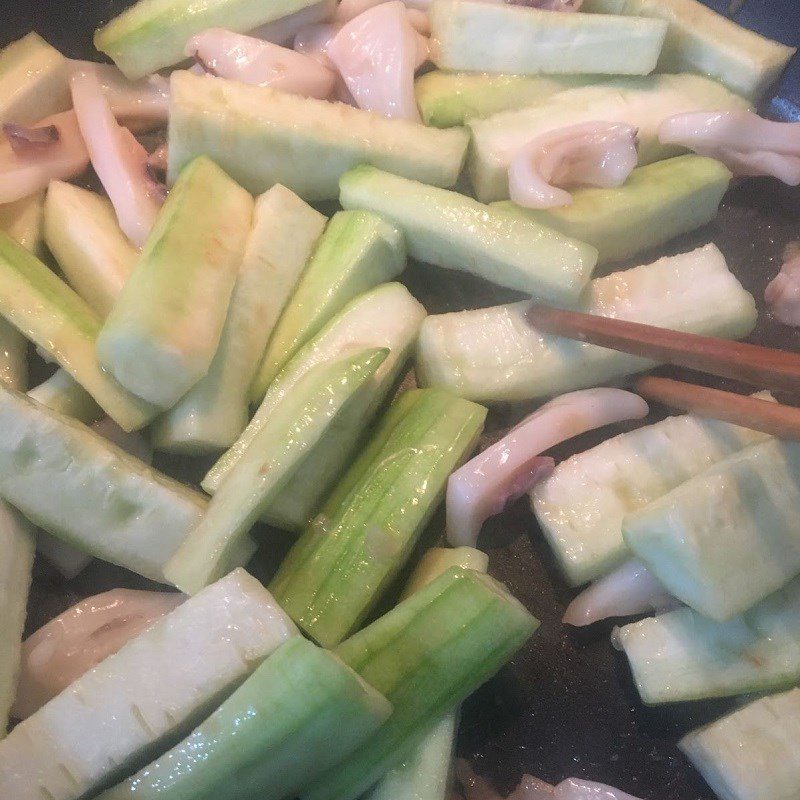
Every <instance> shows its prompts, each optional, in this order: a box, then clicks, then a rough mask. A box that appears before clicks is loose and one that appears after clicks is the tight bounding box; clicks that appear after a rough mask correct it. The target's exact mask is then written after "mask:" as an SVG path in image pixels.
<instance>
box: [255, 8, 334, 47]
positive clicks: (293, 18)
mask: <svg viewBox="0 0 800 800" xmlns="http://www.w3.org/2000/svg"><path fill="white" fill-rule="evenodd" d="M335 12H336V0H323V2H322V3H315V4H314V5H313V6H308V7H306V8H303V9H300V11H295V13H294V14H288V15H287V16H285V17H281V18H280V19H276V20H274V21H273V22H268V23H267V24H266V25H262V26H260V27H259V28H255V29H254V30H252V31H250V36H255V37H256V38H257V39H263V40H264V41H266V42H272V43H273V44H282V45H284V46H287V47H288V46H289V45H290V44H291V42H292V40H293V39H294V37H295V36H296V35H297V34H298V33H299V32H300V31H302V30H303V29H304V28H307V27H309V26H310V25H317V24H318V23H320V22H329V21H330V20H331V19H333V15H334V13H335Z"/></svg>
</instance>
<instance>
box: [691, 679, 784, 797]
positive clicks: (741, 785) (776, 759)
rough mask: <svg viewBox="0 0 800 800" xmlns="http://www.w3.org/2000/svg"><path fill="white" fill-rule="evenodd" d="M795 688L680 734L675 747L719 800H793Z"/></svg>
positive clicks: (762, 699) (764, 698)
mask: <svg viewBox="0 0 800 800" xmlns="http://www.w3.org/2000/svg"><path fill="white" fill-rule="evenodd" d="M798 739H800V689H792V690H791V691H789V692H786V693H784V694H779V695H775V696H774V697H763V698H761V699H760V700H756V701H755V702H752V703H749V704H748V705H746V706H744V707H743V708H740V709H738V710H736V711H734V712H733V713H732V714H728V715H727V716H725V717H723V718H722V719H720V720H717V721H716V722H712V723H711V724H710V725H706V726H705V727H704V728H699V729H698V730H696V731H692V732H691V733H689V734H688V735H686V736H684V737H683V739H682V740H681V742H680V748H681V750H683V752H684V753H685V754H686V756H687V757H688V758H689V760H690V761H691V762H692V764H694V766H695V767H696V769H697V770H698V771H699V772H700V773H701V774H702V776H703V777H704V778H705V779H706V781H708V784H709V786H711V788H712V789H713V790H714V793H715V794H716V795H717V796H718V797H719V798H720V800H794V798H796V797H797V787H798V785H799V784H800V756H798V752H797V742H798Z"/></svg>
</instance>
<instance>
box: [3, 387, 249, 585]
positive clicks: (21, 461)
mask: <svg viewBox="0 0 800 800" xmlns="http://www.w3.org/2000/svg"><path fill="white" fill-rule="evenodd" d="M0 497H3V498H4V499H6V500H8V501H9V502H10V503H12V504H13V505H14V506H16V507H17V508H19V509H20V511H22V512H23V513H24V514H25V516H26V517H28V518H29V519H30V520H31V521H32V522H34V523H36V524H37V525H38V526H40V527H42V528H44V529H45V530H47V531H48V532H50V533H52V534H54V535H55V536H58V537H59V538H61V539H63V540H64V541H66V542H68V543H69V544H71V545H74V546H76V547H78V548H79V549H81V550H84V551H86V552H87V553H91V554H92V555H95V556H98V557H99V558H102V559H104V560H106V561H110V562H111V563H114V564H119V565H120V566H124V567H127V568H128V569H131V570H133V571H134V572H138V573H139V574H141V575H144V576H145V577H148V578H152V579H153V580H157V581H162V582H163V581H164V575H163V568H164V564H165V563H166V562H167V560H168V559H169V558H170V557H171V556H172V554H173V553H174V552H175V550H176V549H177V548H178V546H179V545H180V543H181V542H182V541H183V538H184V537H185V536H186V535H187V533H188V532H189V531H190V530H191V529H192V528H193V527H194V526H195V525H196V524H197V522H198V520H199V519H200V517H201V515H202V513H203V512H204V511H205V508H206V500H205V498H204V497H203V496H202V495H201V494H199V493H197V492H193V491H191V490H190V489H188V488H187V487H185V486H183V485H181V484H179V483H178V482H177V481H173V480H172V479H170V478H167V477H166V476H165V475H162V474H161V473H159V472H156V471H155V470H152V469H150V467H148V466H147V465H146V464H144V463H142V462H141V461H139V460H138V459H136V458H133V457H132V456H129V455H127V454H126V453H124V452H123V451H122V450H120V449H119V448H117V447H115V446H114V445H112V444H111V443H110V442H108V441H107V440H106V439H104V438H103V437H101V436H99V435H98V434H96V433H95V432H94V431H92V430H90V429H89V428H86V427H85V426H84V425H81V424H80V423H78V422H75V421H74V420H71V419H68V418H67V417H62V416H60V415H59V414H56V413H55V412H53V411H50V410H49V409H47V408H45V407H44V406H41V405H39V404H38V403H36V402H35V401H33V400H31V399H29V398H28V397H26V396H25V395H22V394H18V393H17V392H13V391H10V390H7V389H0ZM252 549H253V548H252V545H251V544H249V543H248V545H247V547H246V548H245V549H243V551H242V552H241V553H240V554H239V555H240V558H241V559H242V560H240V561H239V563H245V561H246V560H247V558H248V557H249V556H250V555H252Z"/></svg>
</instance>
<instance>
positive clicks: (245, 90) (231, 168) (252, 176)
mask: <svg viewBox="0 0 800 800" xmlns="http://www.w3.org/2000/svg"><path fill="white" fill-rule="evenodd" d="M170 87H171V88H170V92H171V94H170V117H169V176H170V179H174V178H175V176H176V175H177V174H178V172H179V171H180V170H181V169H182V168H183V166H184V165H185V164H186V163H188V162H189V161H191V160H192V159H193V158H194V157H195V156H197V155H200V154H201V153H206V154H207V155H209V156H210V157H211V158H213V159H215V160H216V161H217V162H218V163H219V164H220V166H222V167H223V169H225V170H227V171H228V172H229V173H230V175H231V176H232V177H233V178H234V179H236V180H238V181H239V182H240V183H241V184H242V186H244V187H245V188H247V189H249V190H250V191H251V192H256V193H257V192H263V191H265V190H266V189H268V188H269V187H270V186H272V185H273V184H275V183H281V184H283V185H284V186H287V187H288V188H290V189H291V190H292V191H294V192H297V194H299V195H300V197H302V198H303V199H304V200H308V201H309V202H312V201H315V200H332V199H335V198H337V197H338V196H339V178H340V177H341V176H342V175H343V174H344V173H345V172H347V170H349V169H352V168H353V167H355V166H358V165H359V164H362V163H368V164H372V165H374V166H376V167H380V168H381V169H386V170H388V171H390V172H394V173H396V174H398V175H403V176H405V177H407V178H412V179H414V180H419V181H422V182H424V183H430V184H432V185H435V186H453V185H454V184H455V182H456V180H457V179H458V176H459V173H460V172H461V166H462V162H463V160H464V155H465V152H466V148H467V142H468V136H467V134H466V132H465V131H463V130H460V129H454V130H447V131H441V130H436V129H435V128H426V127H425V126H424V125H420V124H418V123H415V122H409V121H406V120H399V119H384V118H383V117H381V116H380V115H378V114H373V113H371V112H369V111H363V110H361V109H358V108H352V107H351V106H348V105H344V104H342V103H329V102H327V101H326V100H314V99H310V98H305V97H299V96H297V95H292V94H286V93H285V92H279V91H275V90H273V89H269V88H265V87H260V86H246V85H245V84H243V83H239V82H237V81H228V80H225V79H223V78H213V79H209V78H208V77H207V76H199V75H192V74H191V73H190V72H174V73H172V76H171V79H170Z"/></svg>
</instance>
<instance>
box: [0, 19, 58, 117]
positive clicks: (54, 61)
mask: <svg viewBox="0 0 800 800" xmlns="http://www.w3.org/2000/svg"><path fill="white" fill-rule="evenodd" d="M68 79H69V67H68V65H67V60H66V59H65V58H64V56H62V55H61V53H59V52H58V50H56V49H55V48H53V47H51V46H50V45H49V44H47V42H45V40H44V39H42V37H41V36H39V35H38V34H36V33H29V34H28V35H27V36H23V37H22V38H21V39H18V40H17V41H16V42H12V43H11V44H10V45H8V46H7V47H5V48H3V50H2V51H0V123H3V122H16V123H18V124H20V125H29V124H31V123H33V122H38V121H39V120H41V119H44V118H45V117H49V116H50V115H51V114H57V113H58V112H59V111H66V110H67V109H68V108H70V107H71V106H72V98H71V97H70V93H69V85H68Z"/></svg>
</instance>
